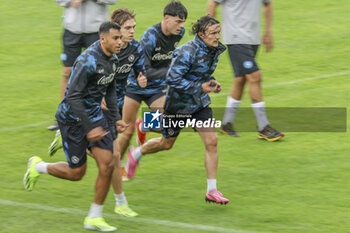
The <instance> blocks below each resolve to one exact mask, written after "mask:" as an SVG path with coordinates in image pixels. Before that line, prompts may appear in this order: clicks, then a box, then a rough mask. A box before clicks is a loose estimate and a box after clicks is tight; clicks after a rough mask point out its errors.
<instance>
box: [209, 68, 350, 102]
mask: <svg viewBox="0 0 350 233" xmlns="http://www.w3.org/2000/svg"><path fill="white" fill-rule="evenodd" d="M347 74H350V71H345V72H338V73H333V74H325V75H320V76H316V77H309V78H301V79H296V80H292V81H287V82H279V83H272V84H267V85H263V88H266V87H277V86H284V85H290V84H295V83H301V82H305V81H310V80H317V79H324V78H331V77H335V76H342V75H347ZM223 95H228V93H219V94H213V95H211V96H210V98H215V97H220V96H223Z"/></svg>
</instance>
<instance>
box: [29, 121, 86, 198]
mask: <svg viewBox="0 0 350 233" xmlns="http://www.w3.org/2000/svg"><path fill="white" fill-rule="evenodd" d="M60 131H61V133H62V138H63V145H64V151H65V154H66V157H67V161H68V163H66V162H57V163H46V162H43V161H42V159H41V158H40V157H38V156H33V157H31V158H30V159H29V161H28V169H27V172H26V174H25V176H24V180H23V181H24V185H25V188H26V189H27V190H28V191H31V190H33V188H34V185H35V183H36V182H37V180H38V178H39V176H40V174H42V173H46V174H50V175H52V176H55V177H58V178H62V179H67V180H72V181H77V180H80V179H81V178H82V177H83V176H84V174H85V171H86V151H85V150H86V148H87V145H88V141H87V140H86V138H85V134H84V132H83V129H82V128H81V127H78V126H68V125H64V124H60Z"/></svg>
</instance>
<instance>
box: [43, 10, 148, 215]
mask: <svg viewBox="0 0 350 233" xmlns="http://www.w3.org/2000/svg"><path fill="white" fill-rule="evenodd" d="M111 21H113V22H115V23H117V24H119V25H120V28H121V29H120V31H121V34H122V41H123V43H122V46H121V50H120V52H119V53H118V54H117V55H118V59H119V66H118V68H117V70H116V74H115V80H116V96H117V103H118V109H119V113H122V109H123V104H124V96H125V92H126V85H127V78H128V75H129V73H130V72H131V70H133V71H134V72H135V73H136V74H138V77H137V80H136V81H137V83H138V85H139V86H140V87H141V88H144V87H146V85H147V78H146V77H145V76H144V75H143V73H145V68H144V55H143V52H142V48H141V45H140V44H139V43H138V42H137V41H136V40H135V39H134V36H135V27H136V21H135V14H134V13H133V12H132V11H130V10H128V9H126V8H120V9H116V10H114V11H113V12H112V14H111ZM131 78H133V77H131ZM102 103H104V101H102ZM104 106H105V105H104V104H102V107H104ZM103 113H104V115H105V116H106V118H107V119H108V122H109V125H110V127H111V132H112V136H113V145H114V150H113V155H114V157H115V169H114V170H113V176H112V182H111V183H112V187H113V190H114V197H115V199H116V207H115V209H114V211H115V212H116V213H118V214H121V215H123V216H126V217H135V216H137V215H138V214H137V213H136V212H135V211H133V210H132V209H131V208H130V207H129V205H128V202H127V199H126V196H125V194H124V192H123V188H122V174H121V170H120V152H119V145H118V143H117V133H118V131H119V130H118V129H115V127H114V123H113V120H111V119H110V114H109V111H108V109H107V108H104V111H103ZM60 148H62V138H61V135H60V132H59V131H58V132H57V133H56V137H55V139H54V141H53V142H52V144H51V145H50V147H49V155H50V156H53V155H54V154H55V153H56V152H57V150H59V149H60ZM90 154H91V153H90ZM91 156H94V155H93V154H91Z"/></svg>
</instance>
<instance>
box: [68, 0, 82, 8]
mask: <svg viewBox="0 0 350 233" xmlns="http://www.w3.org/2000/svg"><path fill="white" fill-rule="evenodd" d="M82 2H83V0H72V1H71V3H70V6H71V7H74V8H79V7H80V5H81V3H82Z"/></svg>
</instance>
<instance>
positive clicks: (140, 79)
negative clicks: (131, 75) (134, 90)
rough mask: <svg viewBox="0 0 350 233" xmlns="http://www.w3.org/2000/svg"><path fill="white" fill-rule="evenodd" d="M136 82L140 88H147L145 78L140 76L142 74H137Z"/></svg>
mask: <svg viewBox="0 0 350 233" xmlns="http://www.w3.org/2000/svg"><path fill="white" fill-rule="evenodd" d="M136 80H137V83H138V84H139V86H140V87H141V88H145V87H146V86H147V78H146V77H145V76H144V75H143V74H142V72H140V73H139V76H138V77H137V79H136Z"/></svg>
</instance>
